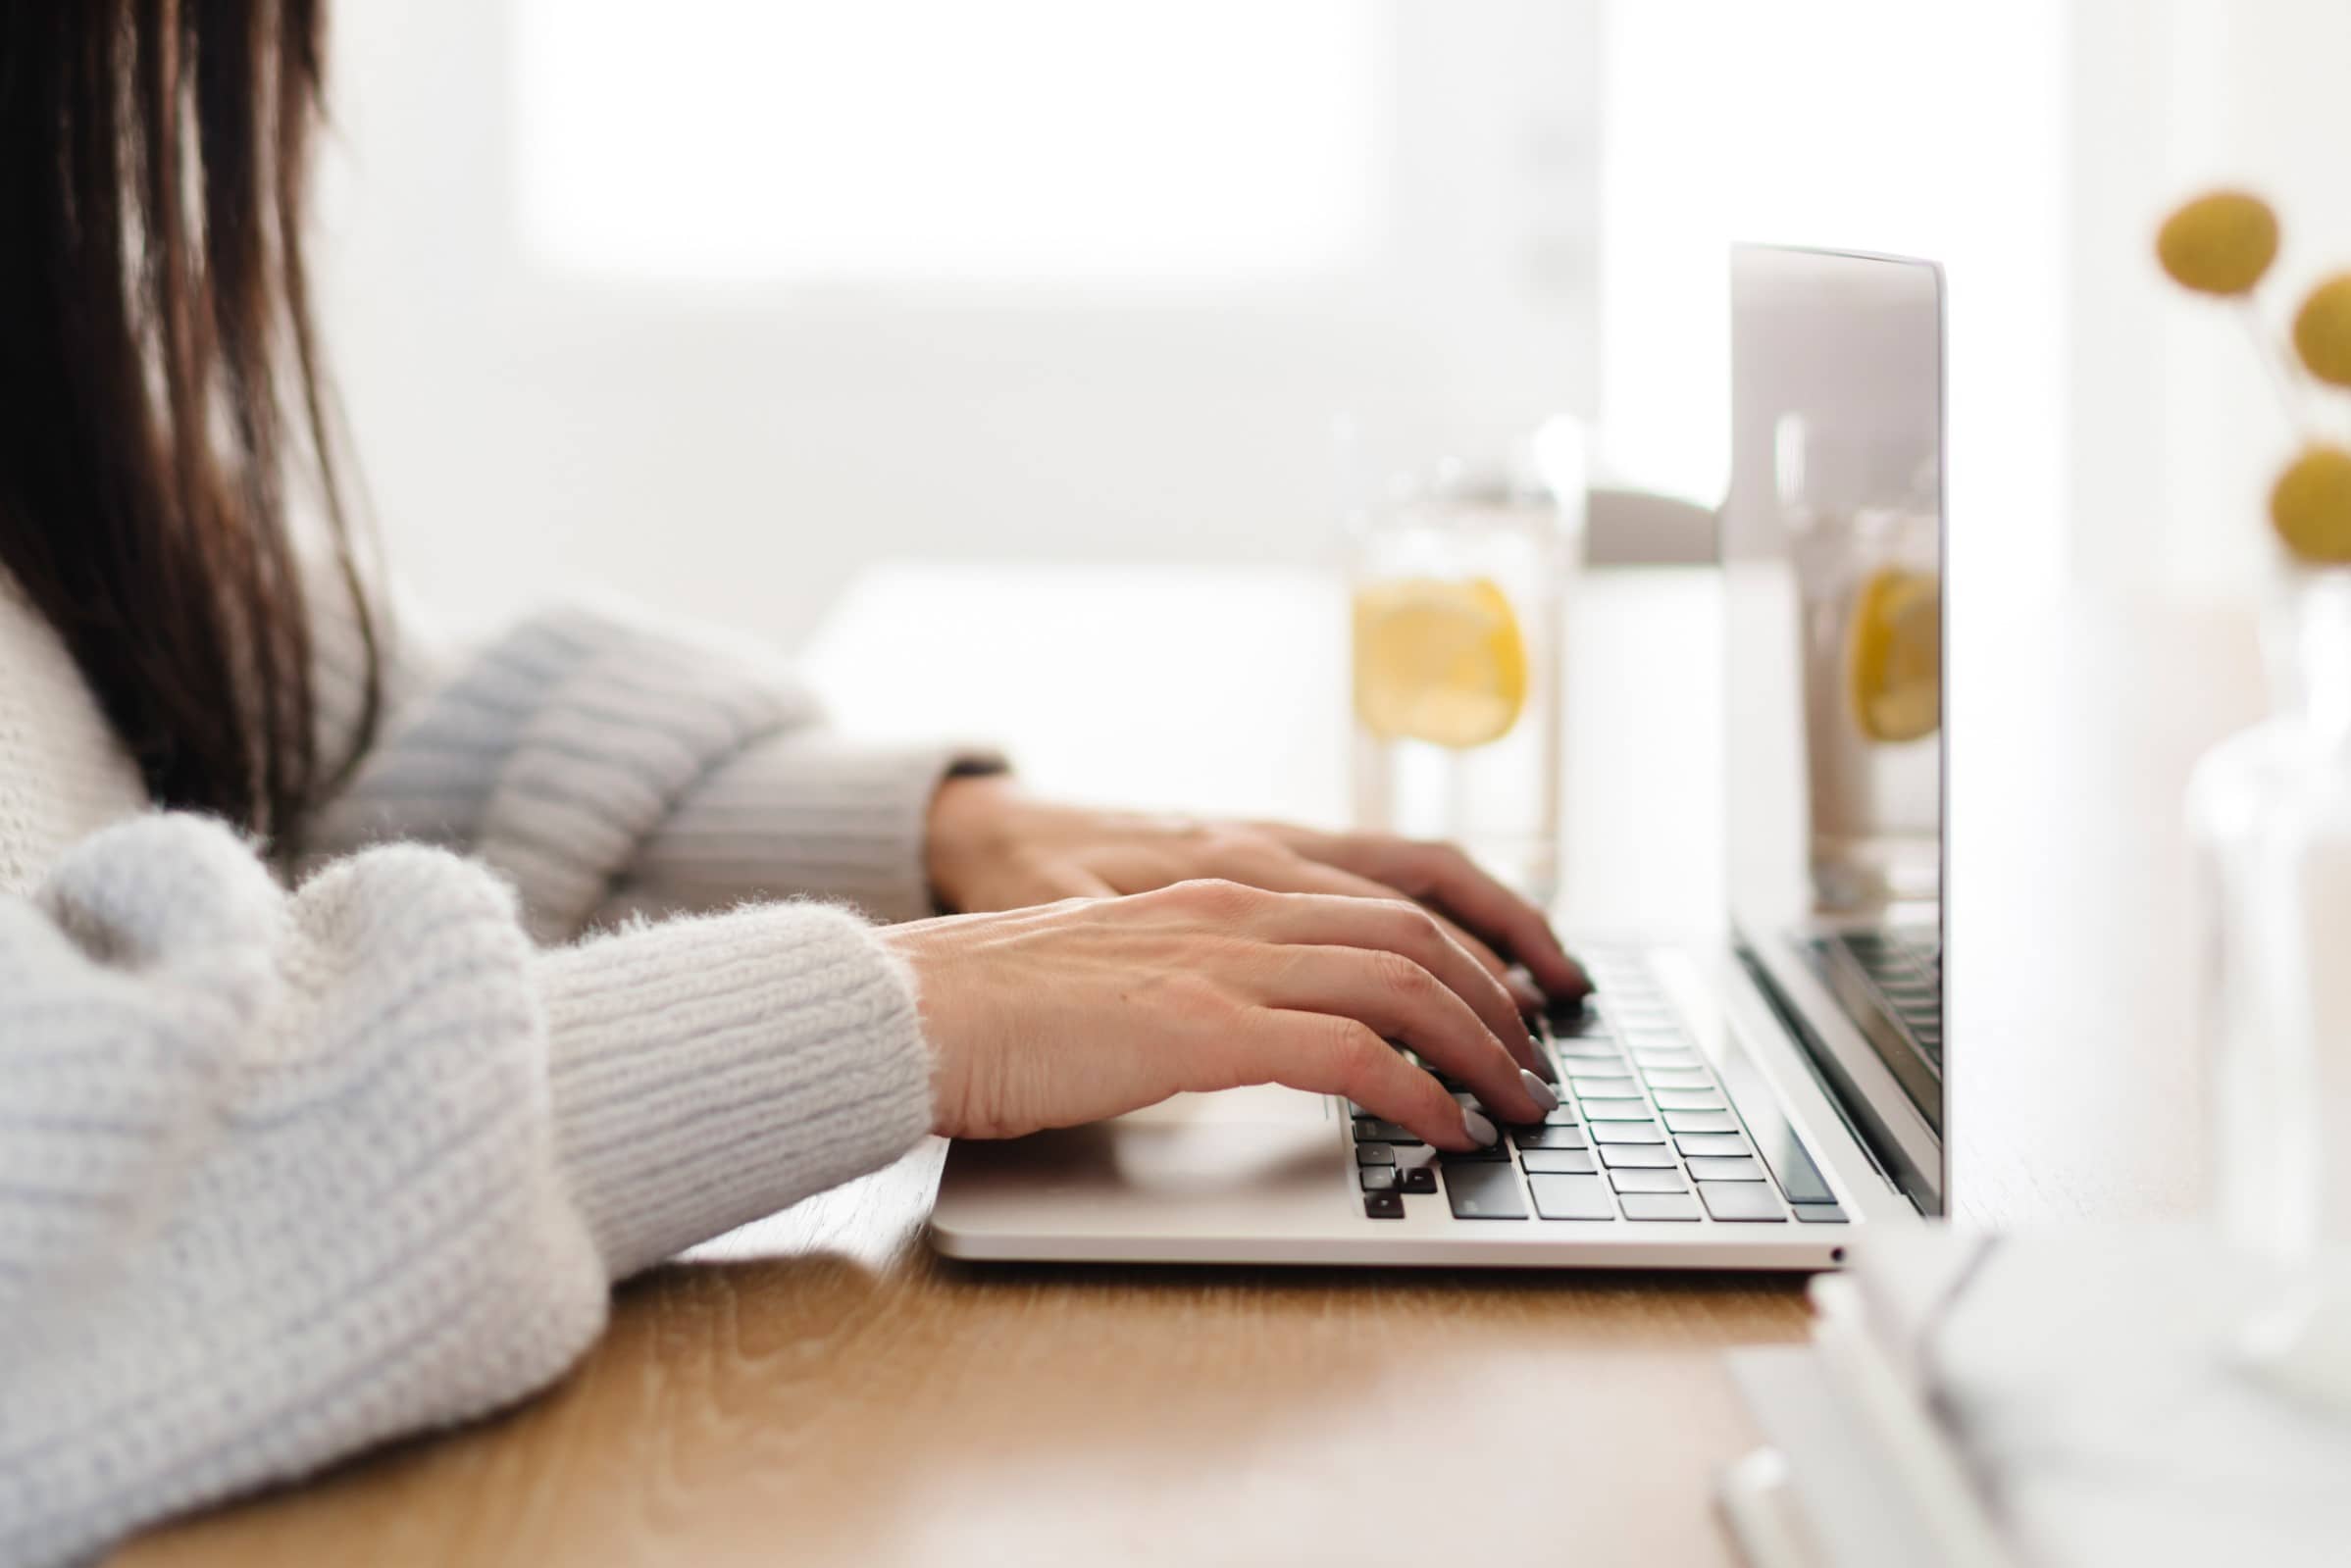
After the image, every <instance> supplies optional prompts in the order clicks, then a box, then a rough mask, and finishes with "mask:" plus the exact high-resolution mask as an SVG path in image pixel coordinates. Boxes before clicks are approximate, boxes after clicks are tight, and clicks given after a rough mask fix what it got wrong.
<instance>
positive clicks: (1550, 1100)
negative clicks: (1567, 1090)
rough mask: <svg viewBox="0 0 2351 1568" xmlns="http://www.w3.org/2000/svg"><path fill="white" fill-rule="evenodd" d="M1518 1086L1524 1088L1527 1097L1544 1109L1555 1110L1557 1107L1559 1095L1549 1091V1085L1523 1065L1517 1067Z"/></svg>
mask: <svg viewBox="0 0 2351 1568" xmlns="http://www.w3.org/2000/svg"><path fill="white" fill-rule="evenodd" d="M1518 1087H1521V1088H1523V1089H1525V1090H1526V1097H1527V1098H1528V1099H1530V1100H1533V1101H1534V1102H1535V1103H1536V1104H1537V1105H1539V1106H1541V1107H1542V1108H1543V1109H1544V1110H1546V1111H1556V1110H1558V1109H1559V1095H1557V1094H1554V1093H1553V1092H1552V1091H1551V1086H1550V1085H1549V1084H1546V1083H1544V1082H1543V1080H1541V1079H1539V1078H1537V1077H1536V1076H1535V1075H1534V1074H1532V1073H1530V1072H1528V1071H1527V1070H1526V1069H1525V1068H1523V1067H1521V1068H1520V1069H1518Z"/></svg>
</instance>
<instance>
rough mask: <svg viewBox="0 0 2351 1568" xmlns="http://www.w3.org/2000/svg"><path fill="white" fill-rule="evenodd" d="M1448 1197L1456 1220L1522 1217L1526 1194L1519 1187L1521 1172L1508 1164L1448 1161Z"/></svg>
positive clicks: (1446, 1180)
mask: <svg viewBox="0 0 2351 1568" xmlns="http://www.w3.org/2000/svg"><path fill="white" fill-rule="evenodd" d="M1445 1200H1446V1201H1447V1202H1448V1203H1451V1204H1452V1205H1453V1217H1454V1218H1455V1219H1457V1220H1523V1219H1525V1218H1526V1196H1525V1194H1524V1193H1523V1192H1521V1191H1520V1190H1519V1187H1518V1173H1517V1172H1516V1171H1515V1170H1513V1169H1511V1167H1510V1166H1509V1165H1508V1164H1502V1165H1477V1164H1467V1165H1463V1164H1449V1165H1447V1166H1446V1167H1445Z"/></svg>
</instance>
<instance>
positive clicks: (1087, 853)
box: [928, 775, 1592, 1009]
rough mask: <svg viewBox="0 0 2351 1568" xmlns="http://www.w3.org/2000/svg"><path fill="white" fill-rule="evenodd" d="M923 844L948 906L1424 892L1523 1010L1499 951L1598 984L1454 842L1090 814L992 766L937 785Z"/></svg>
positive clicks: (1567, 995)
mask: <svg viewBox="0 0 2351 1568" xmlns="http://www.w3.org/2000/svg"><path fill="white" fill-rule="evenodd" d="M928 853H929V858H930V873H931V885H932V888H933V889H934V891H935V892H936V893H937V895H938V897H939V899H940V900H941V902H942V903H943V904H944V905H945V906H946V907H947V908H949V909H964V910H985V909H1018V908H1023V907H1025V906H1028V905H1031V904H1042V903H1048V902H1050V901H1052V900H1054V899H1057V898H1071V897H1078V898H1107V897H1113V896H1116V895H1118V894H1121V893H1139V892H1149V891H1150V890H1151V889H1153V888H1157V887H1166V886H1171V885H1174V884H1176V883H1180V882H1187V881H1191V880H1194V879H1198V878H1216V879H1221V880H1223V881H1227V882H1237V883H1243V884H1246V885H1250V886H1252V887H1262V888H1265V889H1267V890H1268V891H1272V892H1297V893H1334V894H1343V895H1348V896H1353V897H1357V898H1388V899H1404V900H1405V901H1407V902H1410V901H1417V902H1419V903H1421V904H1423V905H1425V906H1426V907H1427V908H1428V909H1429V910H1431V911H1432V912H1433V913H1435V914H1436V915H1437V916H1438V918H1439V919H1440V920H1441V921H1442V922H1443V923H1444V926H1445V930H1446V932H1447V934H1448V935H1449V936H1452V937H1453V939H1454V940H1455V941H1456V942H1457V944H1458V945H1460V946H1461V947H1463V948H1465V949H1466V950H1467V951H1468V952H1469V953H1470V954H1472V955H1473V956H1474V957H1475V958H1476V959H1477V960H1478V962H1479V963H1480V964H1482V965H1484V966H1485V968H1486V970H1487V971H1488V973H1490V974H1492V975H1494V976H1496V977H1497V978H1499V979H1502V980H1503V981H1504V984H1506V985H1508V986H1510V987H1511V993H1512V995H1513V996H1514V997H1515V998H1516V1000H1517V1002H1518V1004H1519V1005H1520V1006H1521V1007H1525V1008H1529V1009H1532V1008H1536V1007H1540V1006H1541V1005H1542V1003H1543V995H1542V994H1539V993H1534V992H1530V991H1529V990H1528V989H1527V987H1526V986H1525V984H1524V982H1522V981H1520V980H1518V979H1517V978H1516V977H1515V976H1511V975H1509V973H1508V964H1507V963H1506V962H1505V961H1504V958H1503V956H1502V955H1503V954H1505V953H1507V954H1508V955H1509V956H1510V957H1511V958H1513V959H1515V960H1517V961H1518V962H1519V963H1521V964H1524V965H1525V966H1526V968H1527V971H1528V973H1530V974H1531V975H1533V976H1534V979H1535V984H1536V985H1538V986H1541V987H1542V990H1543V991H1544V992H1548V993H1549V994H1550V995H1552V996H1555V997H1559V998H1560V999H1562V1000H1569V999H1573V998H1577V997H1581V996H1583V995H1584V994H1585V993H1586V992H1588V991H1590V990H1591V988H1592V987H1591V983H1590V982H1589V981H1587V980H1586V979H1585V978H1584V973H1583V971H1582V970H1581V969H1579V968H1578V967H1577V966H1576V963H1575V960H1573V959H1572V958H1569V957H1568V956H1567V953H1566V950H1565V949H1564V948H1562V947H1561V946H1560V945H1559V937H1557V936H1554V935H1552V930H1551V927H1550V925H1549V924H1548V923H1547V922H1546V921H1545V920H1544V918H1543V916H1542V914H1541V912H1540V911H1538V910H1537V909H1536V908H1535V907H1534V906H1533V905H1532V904H1529V903H1528V902H1526V900H1524V899H1522V898H1520V897H1519V896H1518V895H1517V894H1515V893H1513V892H1511V891H1510V890H1509V889H1508V888H1507V887H1505V886H1504V885H1502V884H1500V883H1498V882H1496V881H1495V880H1494V879H1493V878H1491V877H1489V876H1487V875H1486V874H1485V873H1484V872H1482V871H1480V870H1478V868H1477V866H1476V865H1475V864H1474V863H1472V862H1471V860H1470V859H1469V857H1468V856H1466V855H1464V854H1462V853H1461V852H1460V851H1459V850H1458V849H1456V848H1454V847H1453V846H1452V845H1451V844H1429V843H1413V842H1410V841H1408V840H1405V839H1402V838H1392V837H1387V836H1384V835H1379V834H1330V833H1317V832H1314V831H1313V830H1311V829H1306V828H1289V827H1282V826H1278V825H1247V824H1240V823H1200V822H1193V821H1189V820H1186V819H1182V818H1176V817H1156V816H1147V815H1143V814H1139V813H1132V812H1106V811H1091V810H1086V809H1083V808H1080V807H1074V806H1061V805H1055V804H1052V803H1051V802H1049V801H1042V800H1037V799H1034V798H1032V797H1030V796H1029V795H1027V794H1025V793H1024V792H1023V791H1022V790H1021V788H1020V786H1019V784H1017V783H1016V782H1014V781H1013V780H1012V779H1010V778H1008V777H1005V776H1002V775H995V776H989V777H984V778H973V779H950V780H948V781H947V782H946V784H943V785H941V786H940V789H939V792H938V794H937V796H936V797H935V798H934V799H933V802H932V806H931V820H930V826H929V849H928Z"/></svg>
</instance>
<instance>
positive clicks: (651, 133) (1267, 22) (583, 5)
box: [515, 0, 1392, 282]
mask: <svg viewBox="0 0 2351 1568" xmlns="http://www.w3.org/2000/svg"><path fill="white" fill-rule="evenodd" d="M515 14H516V28H517V30H516V34H515V42H516V51H515V63H516V70H517V73H518V77H519V79H518V82H517V86H518V99H519V109H518V113H519V124H518V126H517V135H518V152H519V170H518V173H519V194H520V198H521V202H520V220H521V223H522V225H523V229H524V235H525V239H526V243H527V244H528V245H529V247H530V248H531V250H532V251H533V252H534V253H536V254H537V255H538V256H540V257H541V258H542V259H545V260H548V261H551V262H554V263H556V264H557V265H560V266H563V267H567V268H572V269H576V270H582V271H587V272H593V273H601V274H607V275H621V276H634V277H645V278H754V279H784V280H792V279H809V280H817V279H835V280H849V281H857V280H869V279H874V280H894V279H979V280H987V281H1013V282H1020V281H1029V280H1040V281H1049V282H1067V281H1072V280H1080V281H1082V280H1088V279H1107V280H1127V279H1174V280H1199V279H1215V278H1231V277H1251V276H1263V275H1268V274H1275V275H1278V274H1302V273H1303V274H1310V273H1314V272H1318V271H1325V270H1328V269H1330V268H1332V267H1334V266H1337V265H1340V264H1344V263H1345V262H1347V261H1348V260H1349V259H1351V258H1352V257H1354V256H1356V255H1358V254H1360V253H1361V252H1362V250H1363V249H1364V248H1365V246H1366V243H1367V241H1368V240H1369V238H1370V236H1371V231H1372V229H1373V226H1374V222H1375V219H1376V216H1377V215H1376V212H1375V204H1376V197H1377V180H1378V176H1379V175H1380V173H1381V172H1382V170H1383V169H1384V168H1385V153H1386V148H1385V139H1386V134H1387V127H1386V126H1385V125H1384V123H1383V107H1384V105H1385V104H1386V103H1387V101H1388V98H1389V92H1388V84H1387V79H1386V73H1387V60H1386V58H1385V46H1386V44H1387V41H1388V37H1389V34H1390V30H1391V26H1392V24H1391V22H1390V20H1389V18H1388V17H1387V14H1386V8H1385V7H1381V6H1374V5H1367V4H1364V3H1362V0H1282V3H1280V4H1266V3H1264V0H988V3H986V4H974V3H971V0H823V3H801V0H792V3H786V0H668V3H667V4H664V5H660V6H645V5H641V4H637V3H633V0H519V3H518V4H517V6H516V12H515Z"/></svg>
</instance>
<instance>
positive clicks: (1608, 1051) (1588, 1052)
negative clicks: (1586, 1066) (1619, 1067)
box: [1551, 1039, 1618, 1062]
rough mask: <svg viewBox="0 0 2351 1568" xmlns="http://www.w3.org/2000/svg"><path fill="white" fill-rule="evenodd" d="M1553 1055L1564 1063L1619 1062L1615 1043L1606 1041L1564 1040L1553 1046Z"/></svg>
mask: <svg viewBox="0 0 2351 1568" xmlns="http://www.w3.org/2000/svg"><path fill="white" fill-rule="evenodd" d="M1551 1054H1552V1055H1554V1056H1556V1057H1558V1058H1559V1060H1560V1061H1562V1062H1612V1061H1616V1060H1618V1057H1617V1054H1616V1045H1615V1042H1614V1041H1612V1040H1605V1039H1563V1040H1560V1041H1559V1042H1558V1043H1557V1044H1555V1045H1553V1046H1552V1048H1551Z"/></svg>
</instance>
